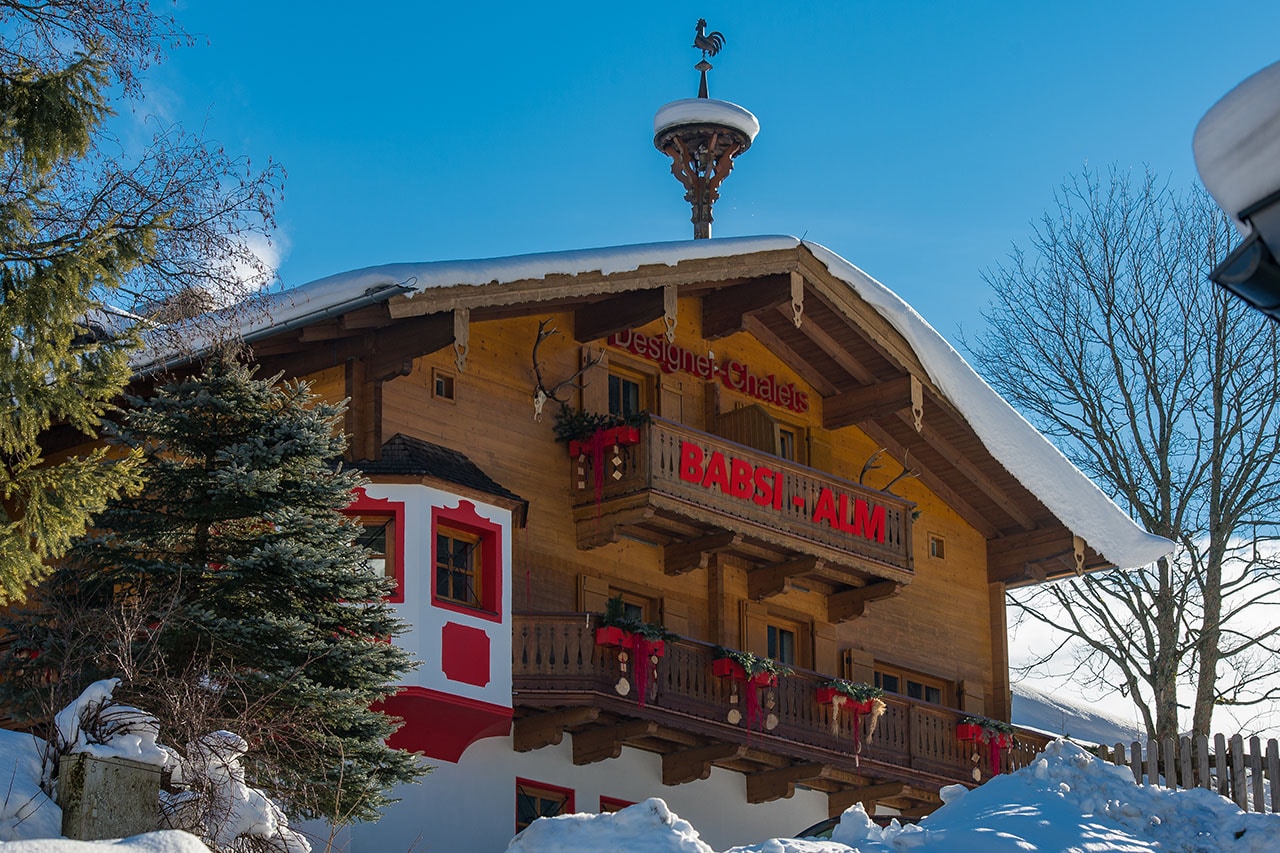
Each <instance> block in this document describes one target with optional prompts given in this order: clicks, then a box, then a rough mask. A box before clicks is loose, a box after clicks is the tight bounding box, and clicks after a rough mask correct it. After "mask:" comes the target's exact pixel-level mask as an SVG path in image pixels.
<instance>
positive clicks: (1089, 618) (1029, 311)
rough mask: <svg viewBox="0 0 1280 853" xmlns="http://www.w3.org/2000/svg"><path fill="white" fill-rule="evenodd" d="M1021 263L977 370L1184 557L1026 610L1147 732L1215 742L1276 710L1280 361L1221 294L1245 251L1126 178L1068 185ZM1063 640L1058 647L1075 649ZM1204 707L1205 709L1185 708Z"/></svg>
mask: <svg viewBox="0 0 1280 853" xmlns="http://www.w3.org/2000/svg"><path fill="white" fill-rule="evenodd" d="M1055 202H1056V205H1055V207H1054V208H1053V209H1052V210H1050V211H1049V212H1047V213H1046V214H1045V215H1044V217H1043V218H1042V219H1041V220H1040V221H1039V223H1038V224H1037V225H1036V226H1035V228H1034V231H1033V234H1032V237H1031V241H1030V242H1031V252H1030V253H1024V252H1022V251H1020V250H1015V251H1014V253H1013V254H1012V255H1011V257H1010V259H1009V260H1008V262H1007V263H1006V264H1004V265H1002V266H999V267H997V268H996V269H994V270H993V271H990V272H988V273H987V275H986V279H987V281H988V283H989V284H991V285H992V287H993V288H994V290H995V298H994V300H993V302H992V304H991V307H990V310H989V312H988V313H987V315H986V316H987V320H988V322H989V324H990V326H989V329H988V331H986V332H985V333H984V334H982V335H981V336H980V337H979V338H978V339H977V341H976V342H975V343H974V345H973V346H971V347H970V348H971V349H972V350H973V351H974V357H975V361H976V362H977V364H978V366H979V367H980V369H981V370H982V371H983V373H984V374H985V375H986V376H987V377H988V379H989V381H990V382H991V383H992V385H993V386H994V387H995V388H996V389H997V390H999V391H1000V392H1001V393H1002V394H1003V395H1004V396H1005V397H1006V398H1007V399H1009V400H1010V401H1011V402H1012V403H1013V404H1014V406H1016V407H1017V408H1018V409H1020V410H1021V411H1022V412H1023V413H1024V414H1025V415H1026V416H1027V417H1028V418H1029V419H1030V420H1031V421H1032V422H1033V423H1035V424H1036V425H1037V426H1038V427H1039V428H1040V429H1041V430H1042V431H1043V432H1045V433H1046V434H1047V435H1049V436H1050V437H1052V439H1053V440H1054V441H1055V443H1056V444H1057V445H1058V446H1059V447H1060V448H1061V449H1062V450H1063V452H1064V453H1066V455H1067V456H1068V457H1069V458H1070V459H1071V460H1072V461H1073V462H1074V463H1075V464H1076V465H1077V466H1078V467H1080V468H1081V469H1082V470H1084V471H1085V472H1087V473H1088V474H1089V475H1090V476H1091V477H1092V478H1093V479H1094V481H1095V482H1097V483H1098V484H1099V485H1100V486H1101V487H1102V488H1103V489H1104V490H1105V491H1107V492H1108V493H1109V494H1110V495H1111V496H1112V498H1113V499H1115V500H1116V501H1117V502H1118V503H1119V504H1120V505H1121V506H1122V507H1124V508H1126V509H1127V510H1128V511H1129V512H1130V514H1131V515H1132V516H1133V517H1134V518H1135V519H1136V520H1137V521H1138V522H1139V523H1140V524H1142V525H1143V526H1144V527H1146V528H1147V529H1148V530H1150V531H1151V532H1153V533H1157V534H1159V535H1161V536H1166V537H1168V538H1169V539H1172V540H1174V542H1176V543H1177V550H1176V551H1175V552H1174V554H1173V555H1172V556H1171V557H1169V558H1166V559H1164V560H1161V561H1160V562H1159V563H1157V564H1155V565H1153V566H1148V567H1145V568H1142V569H1137V570H1132V571H1119V570H1111V571H1105V572H1099V573H1095V574H1091V575H1087V576H1085V577H1082V578H1079V579H1075V580H1070V581H1065V582H1061V583H1058V584H1053V585H1048V586H1044V587H1039V588H1036V589H1034V590H1030V591H1019V592H1018V593H1017V594H1016V595H1013V596H1012V597H1011V598H1012V602H1013V604H1014V606H1015V609H1016V610H1018V611H1019V613H1020V617H1021V618H1024V619H1030V620H1032V621H1033V622H1039V623H1042V624H1046V625H1049V626H1052V627H1053V628H1054V629H1057V630H1058V631H1060V632H1062V633H1063V634H1065V636H1066V638H1067V639H1066V640H1065V641H1064V642H1062V643H1060V644H1059V645H1058V646H1057V647H1056V648H1054V649H1053V650H1052V651H1050V652H1049V653H1048V654H1047V655H1045V657H1044V659H1043V660H1042V661H1038V662H1037V663H1044V662H1046V661H1048V660H1050V659H1052V660H1054V661H1057V662H1062V661H1066V662H1069V664H1070V666H1071V669H1070V670H1069V671H1070V672H1071V674H1072V675H1073V677H1074V678H1075V679H1076V680H1077V681H1078V682H1080V683H1083V684H1085V685H1088V686H1092V687H1094V688H1097V689H1103V690H1109V691H1114V690H1119V691H1120V692H1122V693H1124V694H1125V695H1127V696H1129V697H1130V698H1132V700H1133V702H1134V704H1135V706H1136V707H1137V709H1138V712H1139V714H1140V715H1141V717H1142V720H1143V723H1144V724H1145V726H1146V729H1147V731H1148V732H1149V733H1150V734H1152V735H1155V736H1159V737H1165V736H1169V735H1174V734H1177V733H1178V732H1179V731H1180V726H1179V709H1180V708H1188V707H1189V708H1190V709H1191V711H1192V713H1191V715H1190V722H1191V728H1192V730H1193V731H1194V732H1196V733H1199V734H1205V733H1208V731H1209V726H1210V721H1211V718H1212V715H1213V710H1214V707H1215V705H1217V704H1233V705H1249V704H1258V703H1263V702H1267V701H1269V700H1271V699H1272V698H1275V696H1276V691H1275V690H1274V689H1273V688H1271V687H1270V686H1269V685H1268V682H1269V679H1270V677H1272V676H1275V675H1276V674H1277V673H1278V672H1280V658H1277V657H1276V650H1277V646H1278V645H1280V643H1278V642H1277V641H1278V640H1280V637H1277V631H1278V630H1280V628H1277V627H1276V621H1275V620H1274V618H1272V616H1271V614H1272V613H1273V612H1274V610H1272V609H1271V608H1274V607H1275V606H1276V605H1278V604H1280V585H1278V584H1277V569H1278V568H1280V566H1278V565H1277V561H1276V560H1275V559H1274V557H1273V554H1274V548H1273V547H1272V546H1271V545H1270V544H1269V543H1271V542H1273V541H1274V539H1275V534H1276V530H1275V520H1276V518H1277V512H1278V510H1280V466H1278V465H1277V461H1278V457H1280V375H1277V364H1278V359H1280V341H1278V340H1277V329H1278V328H1280V327H1277V326H1276V325H1275V324H1273V323H1271V322H1270V321H1267V320H1265V319H1263V318H1262V317H1261V316H1260V315H1258V314H1256V313H1254V312H1251V311H1249V310H1247V309H1245V308H1244V307H1243V304H1242V303H1240V302H1238V301H1237V300H1235V299H1233V298H1231V297H1229V296H1226V295H1225V294H1224V293H1223V292H1222V291H1221V290H1220V289H1219V288H1217V287H1215V286H1214V285H1212V284H1211V283H1210V282H1209V281H1208V278H1207V273H1208V272H1209V270H1210V269H1211V268H1212V266H1213V264H1214V263H1215V261H1216V260H1217V259H1219V258H1221V257H1223V256H1224V255H1225V254H1226V252H1227V250H1228V248H1229V244H1230V242H1231V241H1232V238H1233V233H1232V231H1231V227H1230V224H1229V222H1228V221H1227V219H1226V217H1225V216H1223V214H1222V213H1221V211H1219V210H1218V209H1217V207H1216V206H1215V205H1214V203H1213V201H1212V199H1210V198H1209V196H1208V195H1207V194H1206V193H1204V192H1203V191H1202V190H1200V189H1192V190H1190V191H1188V192H1185V193H1179V192H1175V191H1173V190H1170V189H1169V188H1168V187H1167V186H1166V185H1164V184H1163V183H1162V182H1160V181H1158V180H1157V179H1156V178H1154V177H1153V176H1152V175H1151V174H1149V173H1148V174H1146V175H1144V176H1143V177H1141V178H1136V177H1132V176H1130V175H1129V174H1128V173H1125V172H1121V171H1118V170H1113V171H1112V172H1111V173H1110V174H1109V175H1108V176H1107V177H1106V178H1103V177H1100V176H1098V175H1097V174H1094V173H1089V172H1085V173H1083V174H1082V175H1080V176H1078V177H1075V178H1072V179H1069V180H1068V181H1067V182H1066V183H1065V184H1064V185H1063V187H1062V188H1061V189H1060V191H1059V192H1058V193H1057V194H1056V197H1055ZM1060 636H1061V635H1060ZM1188 697H1189V701H1188Z"/></svg>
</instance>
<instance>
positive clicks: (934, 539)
mask: <svg viewBox="0 0 1280 853" xmlns="http://www.w3.org/2000/svg"><path fill="white" fill-rule="evenodd" d="M929 556H930V557H936V558H938V559H939V560H945V559H946V558H947V540H945V539H943V538H942V537H941V536H936V535H934V534H932V533H930V534H929Z"/></svg>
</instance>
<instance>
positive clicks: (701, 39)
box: [693, 18, 724, 59]
mask: <svg viewBox="0 0 1280 853" xmlns="http://www.w3.org/2000/svg"><path fill="white" fill-rule="evenodd" d="M693 46H694V47H696V48H697V49H698V50H700V51H702V58H703V59H706V58H707V57H708V56H715V55H716V54H717V53H719V52H720V50H721V48H723V47H724V34H723V33H720V32H718V31H716V32H710V33H709V32H707V19H706V18H699V19H698V33H697V35H695V36H694V37H693Z"/></svg>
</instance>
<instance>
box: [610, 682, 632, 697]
mask: <svg viewBox="0 0 1280 853" xmlns="http://www.w3.org/2000/svg"><path fill="white" fill-rule="evenodd" d="M613 689H614V690H616V691H618V695H619V696H626V695H627V694H628V693H630V692H631V682H630V681H627V679H625V678H619V679H618V683H617V684H615V685H613Z"/></svg>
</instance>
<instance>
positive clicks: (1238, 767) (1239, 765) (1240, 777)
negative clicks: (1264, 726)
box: [1231, 735, 1249, 811]
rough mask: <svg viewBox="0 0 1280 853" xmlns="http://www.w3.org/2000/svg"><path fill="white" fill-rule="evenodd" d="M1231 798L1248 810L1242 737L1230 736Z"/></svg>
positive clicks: (1247, 790)
mask: <svg viewBox="0 0 1280 853" xmlns="http://www.w3.org/2000/svg"><path fill="white" fill-rule="evenodd" d="M1231 799H1233V800H1235V802H1236V805H1237V806H1239V807H1240V808H1241V809H1242V810H1244V811H1248V810H1249V786H1248V783H1247V781H1246V778H1245V772H1244V738H1242V737H1241V736H1240V735H1232V736H1231Z"/></svg>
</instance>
